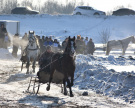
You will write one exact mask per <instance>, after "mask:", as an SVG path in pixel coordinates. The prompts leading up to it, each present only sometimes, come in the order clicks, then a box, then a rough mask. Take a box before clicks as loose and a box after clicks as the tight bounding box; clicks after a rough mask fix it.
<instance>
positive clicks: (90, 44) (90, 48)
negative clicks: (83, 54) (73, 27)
mask: <svg viewBox="0 0 135 108" xmlns="http://www.w3.org/2000/svg"><path fill="white" fill-rule="evenodd" d="M86 48H87V54H91V55H93V53H94V51H95V45H94V43H93V41H92V39H91V38H90V40H89V42H88V44H87V47H86Z"/></svg>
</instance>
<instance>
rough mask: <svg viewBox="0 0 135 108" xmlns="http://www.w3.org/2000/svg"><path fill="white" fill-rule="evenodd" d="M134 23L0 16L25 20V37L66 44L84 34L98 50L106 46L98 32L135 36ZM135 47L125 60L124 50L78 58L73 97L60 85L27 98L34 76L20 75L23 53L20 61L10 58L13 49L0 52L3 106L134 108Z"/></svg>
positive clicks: (131, 18) (111, 19) (110, 19)
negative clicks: (31, 34) (32, 34)
mask: <svg viewBox="0 0 135 108" xmlns="http://www.w3.org/2000/svg"><path fill="white" fill-rule="evenodd" d="M134 19H135V16H123V17H115V16H109V17H98V18H97V17H88V16H68V15H58V16H51V15H37V16H29V15H26V16H25V15H20V16H19V15H1V16H0V20H17V21H20V23H21V28H20V32H21V35H23V34H24V33H25V32H28V31H29V30H34V31H35V33H36V34H38V35H40V36H42V35H45V36H49V35H53V36H54V38H57V39H59V41H60V42H62V41H63V40H64V39H65V37H67V36H69V35H70V36H74V35H75V36H76V35H78V34H81V35H82V36H84V37H86V36H88V37H89V38H90V37H91V38H93V41H94V42H95V43H96V46H97V47H98V46H99V45H100V44H101V43H100V41H99V32H101V31H102V30H103V29H106V28H109V30H110V32H111V39H123V38H126V37H128V36H131V35H134V34H135V30H134V26H135V20H134ZM134 48H135V46H134V44H132V43H131V44H130V45H129V47H128V49H127V52H126V54H125V55H124V56H121V50H113V51H111V53H110V55H109V56H106V55H105V52H104V51H101V50H96V51H95V53H94V55H93V56H91V55H81V54H79V55H77V57H76V70H75V80H74V86H73V93H74V97H69V96H64V95H63V94H62V93H61V88H60V87H59V85H56V84H53V85H52V86H51V89H50V91H46V84H44V85H42V86H41V87H40V90H39V94H38V95H34V94H31V93H26V90H27V87H28V83H29V80H30V75H25V73H26V69H25V68H24V69H23V71H21V62H20V61H19V59H20V49H19V52H18V58H14V57H13V56H12V55H11V52H12V47H9V49H8V50H5V49H0V106H3V107H5V108H6V107H7V106H12V107H40V108H45V107H94V108H96V107H97V108H103V107H104V108H134V107H135V101H134V100H135V55H134V51H135V50H134ZM131 57H132V58H131ZM36 71H38V65H37V68H36ZM31 90H32V89H31Z"/></svg>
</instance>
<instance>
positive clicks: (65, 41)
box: [62, 38, 68, 51]
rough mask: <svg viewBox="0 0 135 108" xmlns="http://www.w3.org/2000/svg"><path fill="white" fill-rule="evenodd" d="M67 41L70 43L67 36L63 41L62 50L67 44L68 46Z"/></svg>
mask: <svg viewBox="0 0 135 108" xmlns="http://www.w3.org/2000/svg"><path fill="white" fill-rule="evenodd" d="M67 43H68V38H66V39H65V40H64V41H63V42H62V50H63V51H64V50H65V48H66V46H67Z"/></svg>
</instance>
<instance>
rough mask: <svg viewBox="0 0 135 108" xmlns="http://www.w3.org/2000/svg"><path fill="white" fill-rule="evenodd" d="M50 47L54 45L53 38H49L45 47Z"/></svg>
mask: <svg viewBox="0 0 135 108" xmlns="http://www.w3.org/2000/svg"><path fill="white" fill-rule="evenodd" d="M48 45H50V46H52V45H53V41H52V39H51V38H47V40H46V41H45V42H44V46H48Z"/></svg>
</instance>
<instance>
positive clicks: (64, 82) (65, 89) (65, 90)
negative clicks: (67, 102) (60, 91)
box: [63, 79, 67, 95]
mask: <svg viewBox="0 0 135 108" xmlns="http://www.w3.org/2000/svg"><path fill="white" fill-rule="evenodd" d="M63 85H64V95H67V88H66V81H65V79H63Z"/></svg>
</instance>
